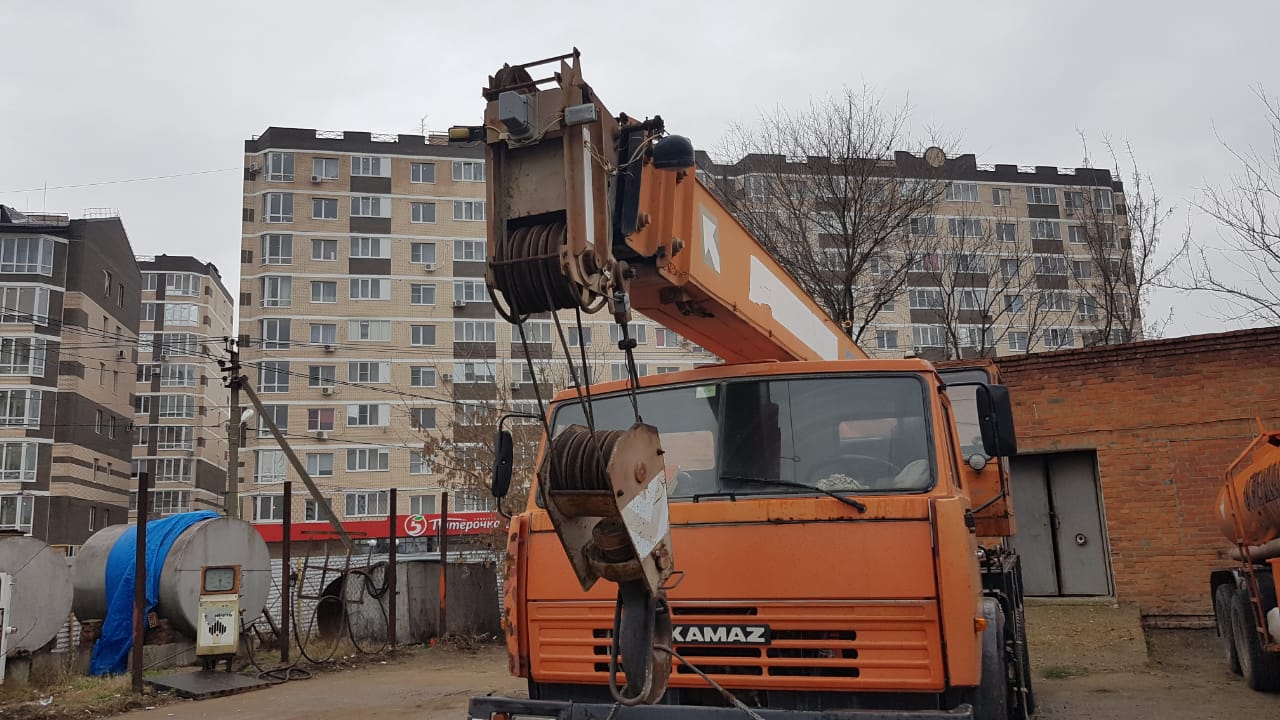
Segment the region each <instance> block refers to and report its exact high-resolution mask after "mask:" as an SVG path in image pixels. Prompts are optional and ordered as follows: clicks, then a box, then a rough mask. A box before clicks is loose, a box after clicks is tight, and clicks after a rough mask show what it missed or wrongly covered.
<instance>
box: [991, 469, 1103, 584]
mask: <svg viewBox="0 0 1280 720" xmlns="http://www.w3.org/2000/svg"><path fill="white" fill-rule="evenodd" d="M1010 467H1011V469H1012V475H1013V509H1014V513H1015V517H1016V518H1017V521H1018V534H1017V535H1016V536H1014V538H1013V546H1014V548H1015V549H1017V551H1018V553H1019V554H1020V555H1021V556H1022V572H1023V584H1024V586H1025V589H1026V593H1027V594H1028V595H1110V594H1111V571H1110V563H1109V557H1108V553H1107V542H1106V536H1105V534H1104V530H1103V528H1104V525H1103V522H1102V502H1101V497H1100V494H1099V492H1098V476H1097V472H1096V468H1097V461H1096V457H1095V455H1094V453H1092V452H1074V453H1055V454H1046V455H1024V456H1021V457H1015V458H1013V459H1012V462H1011V463H1010Z"/></svg>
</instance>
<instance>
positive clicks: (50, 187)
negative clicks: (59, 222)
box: [0, 167, 243, 195]
mask: <svg viewBox="0 0 1280 720" xmlns="http://www.w3.org/2000/svg"><path fill="white" fill-rule="evenodd" d="M242 169H243V168H238V167H233V168H218V169H216V170H195V171H192V172H185V173H173V174H172V175H150V176H148V177H140V178H127V179H124V180H102V181H99V182H90V183H76V184H74V185H45V186H41V187H34V188H22V189H18V190H0V194H5V195H8V194H11V193H27V192H43V191H45V190H74V189H76V188H87V187H102V186H103V185H123V184H125V183H136V182H150V181H152V180H172V179H174V178H183V177H192V176H195V175H212V174H214V173H224V172H232V171H235V170H242Z"/></svg>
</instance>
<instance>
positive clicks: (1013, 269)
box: [1000, 258, 1022, 280]
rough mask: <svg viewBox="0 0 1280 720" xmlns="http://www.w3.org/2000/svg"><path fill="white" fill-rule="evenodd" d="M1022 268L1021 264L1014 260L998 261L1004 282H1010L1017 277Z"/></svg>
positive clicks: (1003, 259)
mask: <svg viewBox="0 0 1280 720" xmlns="http://www.w3.org/2000/svg"><path fill="white" fill-rule="evenodd" d="M1021 268H1022V262H1021V261H1020V260H1018V259H1016V258H1002V259H1001V260H1000V274H1001V275H1003V276H1004V279H1005V280H1012V279H1013V278H1015V277H1017V276H1018V272H1019V270H1020V269H1021Z"/></svg>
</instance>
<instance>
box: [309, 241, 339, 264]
mask: <svg viewBox="0 0 1280 720" xmlns="http://www.w3.org/2000/svg"><path fill="white" fill-rule="evenodd" d="M311 259H312V260H337V259H338V241H337V240H312V241H311Z"/></svg>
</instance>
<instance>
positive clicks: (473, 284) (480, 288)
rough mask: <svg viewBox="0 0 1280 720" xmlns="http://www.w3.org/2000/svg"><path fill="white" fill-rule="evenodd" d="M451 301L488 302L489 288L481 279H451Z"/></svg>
mask: <svg viewBox="0 0 1280 720" xmlns="http://www.w3.org/2000/svg"><path fill="white" fill-rule="evenodd" d="M453 301H454V302H455V303H473V302H489V289H488V288H487V287H485V285H484V281H483V280H455V281H453Z"/></svg>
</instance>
